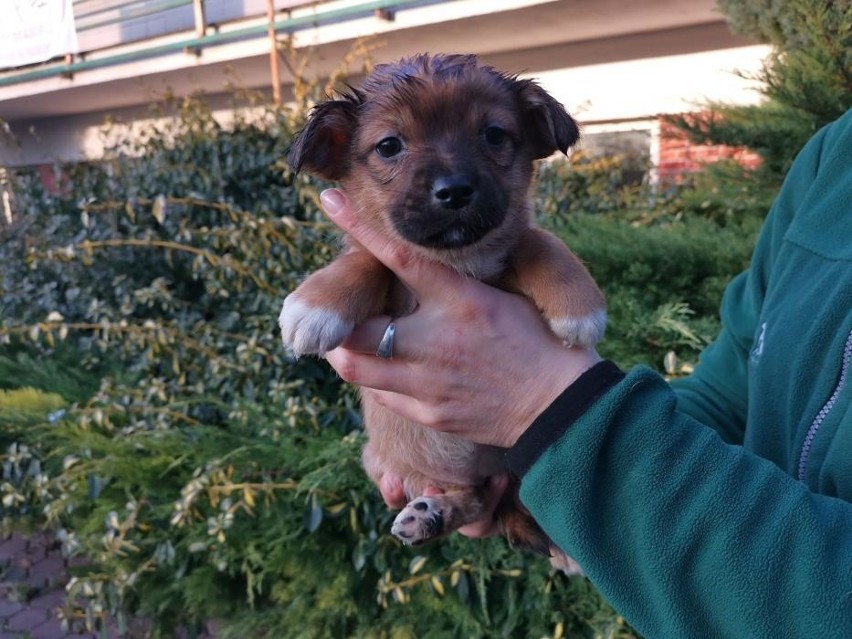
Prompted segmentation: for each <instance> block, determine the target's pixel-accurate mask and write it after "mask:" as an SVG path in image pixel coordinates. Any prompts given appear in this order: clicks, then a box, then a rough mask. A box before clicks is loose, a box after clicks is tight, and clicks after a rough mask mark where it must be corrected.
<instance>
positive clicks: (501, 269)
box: [279, 55, 606, 570]
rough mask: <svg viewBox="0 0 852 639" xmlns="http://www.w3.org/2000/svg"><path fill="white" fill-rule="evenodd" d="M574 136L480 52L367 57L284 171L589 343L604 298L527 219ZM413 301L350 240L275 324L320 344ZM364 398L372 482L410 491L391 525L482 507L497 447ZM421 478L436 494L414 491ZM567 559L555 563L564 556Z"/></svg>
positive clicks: (521, 521)
mask: <svg viewBox="0 0 852 639" xmlns="http://www.w3.org/2000/svg"><path fill="white" fill-rule="evenodd" d="M578 135H579V133H578V129H577V125H576V124H575V122H574V120H573V119H572V118H571V117H570V116H569V115H568V113H566V111H565V109H564V108H563V107H562V105H560V104H559V103H557V102H556V101H555V100H554V99H553V98H552V97H551V96H550V95H548V94H547V93H546V92H545V91H544V90H542V89H541V88H540V87H539V86H538V85H536V84H535V83H533V82H531V81H528V80H519V79H517V78H515V77H513V76H509V75H506V74H503V73H500V72H498V71H496V70H494V69H492V68H490V67H486V66H480V65H479V64H478V63H477V61H476V58H475V57H474V56H462V55H436V56H428V55H420V56H417V57H414V58H411V59H406V60H402V61H400V62H399V63H397V64H391V65H380V66H377V67H376V69H375V70H374V71H373V72H372V73H371V74H370V75H369V76H368V77H367V78H366V80H364V82H363V83H362V84H361V85H360V86H359V87H358V88H357V89H354V90H352V91H351V93H349V94H347V95H342V96H340V97H338V98H337V99H334V100H330V101H328V102H325V103H323V104H320V105H319V106H317V107H316V109H315V110H314V112H313V113H312V115H311V118H310V120H309V122H308V123H307V125H306V127H305V129H304V130H303V131H302V132H301V133H300V134H299V136H298V137H297V138H296V140H295V141H294V143H293V147H292V149H291V151H290V156H289V161H290V165H291V166H292V168H293V170H294V171H299V170H302V169H304V170H307V171H309V172H310V173H312V174H315V175H318V176H321V177H323V178H326V179H329V180H339V181H340V182H341V183H342V186H343V188H344V190H345V191H346V193H347V195H348V197H349V198H350V200H351V201H352V202H353V205H354V206H355V207H356V209H357V211H358V213H359V214H360V215H361V216H363V218H364V219H365V220H366V221H368V222H369V223H370V224H371V225H373V227H375V228H376V229H377V230H379V231H380V232H381V233H382V234H383V235H384V236H385V237H387V240H388V242H394V243H401V244H405V245H407V246H408V247H410V249H411V250H412V251H413V252H414V253H416V254H417V255H419V256H421V257H422V258H424V259H428V260H434V261H436V262H440V263H442V264H445V265H447V266H449V267H450V268H452V269H455V270H456V271H458V272H459V273H463V274H465V275H469V276H471V277H475V278H478V279H480V280H483V281H485V282H488V283H490V284H493V285H495V286H498V287H500V288H503V289H506V290H509V291H513V292H517V293H520V294H522V295H525V296H526V297H528V298H529V299H531V300H532V301H533V302H534V303H535V305H536V306H537V308H538V309H539V310H540V311H541V313H542V315H543V316H544V317H545V318H546V319H547V321H548V322H549V325H550V327H551V328H552V330H553V331H554V333H556V334H557V335H558V336H559V337H561V338H562V339H563V340H564V342H565V343H566V344H568V345H579V346H593V345H594V344H596V343H597V342H598V340H600V338H601V337H602V336H603V332H604V326H605V323H606V315H605V310H604V299H603V296H602V294H601V293H600V291H599V290H598V288H597V286H596V285H595V283H594V281H593V280H592V278H591V276H590V275H589V273H588V272H587V271H586V269H585V268H584V266H583V265H582V264H581V263H580V261H579V260H578V259H577V258H576V257H575V256H574V255H573V254H572V253H571V252H570V251H569V250H568V249H567V248H566V247H565V245H564V244H563V243H562V242H561V241H559V240H558V239H556V238H555V237H554V236H552V235H550V234H549V233H546V232H544V231H542V230H541V229H538V228H536V227H535V226H534V225H533V220H532V217H533V202H532V198H531V182H532V175H533V161H534V160H536V159H539V158H544V157H547V156H549V155H551V154H552V153H554V152H556V151H562V152H563V153H565V152H567V150H568V148H569V147H570V146H571V145H572V144H574V143H575V142H576V141H577V138H578ZM414 305H415V300H414V299H413V298H412V296H411V294H410V293H409V292H408V291H407V290H406V289H405V288H404V287H403V286H402V285H401V284H400V282H399V281H398V280H397V279H396V278H395V277H394V275H393V273H391V272H390V271H389V270H388V269H387V268H385V267H384V266H383V265H382V264H381V263H380V262H379V261H378V260H376V259H375V258H374V257H373V256H372V255H370V254H369V253H367V252H366V251H365V250H364V249H363V248H362V247H360V246H359V245H358V244H357V243H355V242H354V241H352V240H349V242H348V246H347V249H346V250H345V251H344V252H343V254H342V255H341V256H339V257H338V258H337V259H336V260H335V261H334V262H332V263H331V264H330V265H329V266H327V267H325V268H323V269H322V270H320V271H318V272H316V273H314V274H313V275H311V276H310V277H309V278H308V279H307V280H306V281H305V282H304V283H303V284H302V285H301V286H299V288H298V289H296V291H295V292H293V293H292V294H291V295H289V296H288V297H287V299H286V300H285V302H284V307H283V309H282V311H281V315H280V318H279V323H280V325H281V331H282V336H283V339H284V343H285V344H286V345H287V346H288V347H289V348H290V349H292V351H293V352H294V353H295V354H296V355H304V354H310V353H312V354H323V353H325V352H327V351H329V350H331V349H333V348H335V347H337V346H339V345H340V344H341V343H342V342H343V340H344V339H345V338H346V337H347V336H348V335H349V334H350V333H351V331H352V330H353V328H354V327H355V326H356V325H357V324H359V323H360V322H362V321H364V320H365V319H367V318H368V317H371V316H374V315H379V314H389V315H391V316H399V315H404V314H407V313H410V312H411V311H412V310H413V309H414ZM363 409H364V417H365V425H366V430H367V433H368V436H369V440H368V443H367V445H366V447H365V450H364V466H365V468H366V470H367V473H368V474H369V476H370V478H371V479H372V480H373V481H374V482H376V483H378V481H379V480H380V479H381V477H382V476H383V475H384V474H385V473H387V472H393V473H396V474H397V475H399V476H401V477H403V479H404V484H403V485H404V489H405V494H406V497H407V498H408V499H410V500H412V501H411V502H410V503H409V504H408V505H407V506H406V507H405V509H404V510H403V511H402V512H401V513H400V515H399V516H398V517H397V519H396V521H395V522H394V525H393V528H392V532H393V533H394V534H395V535H396V536H397V537H399V538H400V539H402V540H403V541H404V542H406V543H411V544H419V543H422V542H424V541H427V540H429V539H432V538H435V537H439V536H442V535H444V534H447V533H449V532H451V531H453V530H455V529H457V528H459V527H460V526H463V525H465V524H467V523H470V522H473V521H477V520H478V519H480V518H481V517H482V514H483V508H484V505H483V494H482V487H483V485H484V483H485V481H486V479H487V478H488V477H489V476H491V475H494V474H496V473H498V472H500V471H501V460H502V451H501V450H499V449H495V448H493V447H487V446H481V445H477V444H473V443H471V442H468V441H465V440H462V439H460V438H458V437H455V436H452V435H448V434H444V433H439V432H436V431H434V430H431V429H429V428H425V427H423V426H419V425H418V424H414V423H410V422H406V421H405V420H403V419H401V418H400V417H398V416H396V415H394V414H392V413H390V412H388V411H387V410H385V409H383V408H382V407H380V406H378V405H375V404H374V403H372V402H369V401H364V402H363ZM430 485H432V486H437V487H439V488H442V489H444V491H445V492H444V494H443V495H436V496H431V497H424V496H423V491H424V489H425V488H426V487H427V486H430ZM505 501H506V503H504V504H502V505H501V507H500V508H499V510H498V518H499V521H500V524H501V526H502V529H503V531H504V533H505V535H506V536H507V537H508V538H509V540H510V541H511V542H512V543H513V544H514V545H518V546H523V547H527V548H530V549H533V550H536V551H538V552H542V553H547V552H548V549H549V541H548V539H547V537H546V536H545V535H544V534H543V533H542V532H541V530H540V529H539V528H538V526H537V525H536V524H535V522H534V521H533V520H532V519H531V518H530V517H529V515H527V514H526V512H525V511H524V510H523V509H522V507H520V505H519V503H518V501H517V498H516V492H515V495H514V496H510V498H509V499H507V500H505ZM550 551H551V552H554V553H558V555H560V556H562V557H564V555H563V554H562V553H561V552H558V549H554V548H550ZM566 560H567V558H565V559H564V560H563V565H562V566H561V567H563V568H568V569H569V570H570V569H572V568H573V566H572V565H571V564H569V563H565V561H566ZM567 561H570V560H567ZM555 563H559V561H558V560H557V562H555Z"/></svg>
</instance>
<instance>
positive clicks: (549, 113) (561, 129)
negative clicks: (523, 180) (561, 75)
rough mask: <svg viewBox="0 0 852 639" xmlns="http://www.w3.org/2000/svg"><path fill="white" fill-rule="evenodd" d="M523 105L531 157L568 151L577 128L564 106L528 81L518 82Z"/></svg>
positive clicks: (574, 138)
mask: <svg viewBox="0 0 852 639" xmlns="http://www.w3.org/2000/svg"><path fill="white" fill-rule="evenodd" d="M518 82H519V84H520V85H521V86H520V95H521V102H522V104H523V107H524V110H525V111H524V120H525V122H524V125H525V126H526V127H527V131H528V132H529V140H530V143H531V147H532V150H533V157H534V158H536V159H537V158H546V157H548V156H549V155H551V154H553V153H554V152H556V151H562V153H568V149H569V148H571V147H572V146H573V145H574V143H575V142H577V140H578V139H580V129H579V127H578V126H577V123H576V122H575V121H574V118H572V117H571V116H570V115H568V112H567V111H566V110H565V107H564V106H562V105H561V104H560V103H559V102H557V101H556V100H555V99H554V98H553V96H551V95H550V94H549V93H548V92H547V91H545V90H544V89H542V88H541V87H540V86H538V85H537V84H536V83H535V82H532V81H529V80H520V81H518Z"/></svg>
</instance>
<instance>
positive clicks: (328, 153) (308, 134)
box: [287, 97, 357, 180]
mask: <svg viewBox="0 0 852 639" xmlns="http://www.w3.org/2000/svg"><path fill="white" fill-rule="evenodd" d="M356 122H357V103H356V102H355V101H354V100H353V99H351V98H348V97H345V98H343V99H341V100H329V101H327V102H323V103H321V104H318V105H317V106H316V107H314V110H313V112H312V113H311V116H310V118H309V119H308V123H307V124H306V125H305V128H304V129H302V130H301V131H300V132H299V133H298V134H297V135H296V138H295V139H294V140H293V144H292V146H291V147H290V152H289V153H288V154H287V162H288V163H289V164H290V168H291V169H293V172H294V173H298V172H299V171H301V170H302V169H304V170H306V171H307V172H308V173H311V174H312V175H317V176H319V177H321V178H325V179H327V180H339V179H341V178H342V177H344V176H345V175H346V174H347V173H348V172H349V147H350V145H351V143H352V138H353V136H354V134H355V125H356Z"/></svg>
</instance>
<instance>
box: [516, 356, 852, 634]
mask: <svg viewBox="0 0 852 639" xmlns="http://www.w3.org/2000/svg"><path fill="white" fill-rule="evenodd" d="M581 381H582V379H581ZM564 426H567V428H564V430H563V432H561V433H559V435H558V436H557V437H556V438H551V439H555V441H554V442H553V443H552V444H550V445H547V444H545V447H544V448H543V450H541V451H539V452H540V455H537V456H536V455H535V454H534V453H533V454H532V455H531V451H533V450H534V449H535V445H530V444H529V438H532V437H539V438H540V437H541V433H538V434H536V433H535V432H534V430H535V427H534V428H533V429H531V431H530V436H529V437H525V438H523V439H522V440H521V441H519V443H518V445H517V446H516V447H515V448H514V449H513V450H512V451H510V454H509V456H508V460H509V464H510V466H511V467H513V469H515V470H518V471H520V472H521V473H523V478H522V485H521V498H522V500H523V501H524V503H525V505H526V506H527V507H528V508H529V509H530V511H531V512H532V514H533V516H534V517H535V518H536V519H537V521H538V522H539V523H540V524H541V525H542V527H543V528H544V529H545V531H546V532H547V533H548V534H549V535H550V536H551V538H552V539H553V540H554V541H555V542H556V544H557V545H559V546H560V547H561V548H562V549H563V550H565V551H566V552H567V553H568V554H569V555H571V556H573V557H574V558H575V559H577V560H578V561H579V563H580V564H581V565H582V567H583V569H584V571H585V572H586V574H587V575H588V576H589V578H590V579H591V580H592V581H593V582H594V583H595V584H596V586H597V587H598V588H599V589H600V590H601V592H602V593H603V594H604V595H605V596H606V597H607V598H608V599H609V600H610V601H611V602H612V603H613V605H615V606H616V608H617V609H618V610H619V611H620V612H622V614H624V615H625V618H627V619H628V621H630V622H631V623H632V624H633V625H634V626H635V627H636V628H637V629H638V630H639V631H640V632H642V633H644V634H646V635H647V636H652V637H688V636H701V637H707V636H740V637H763V636H772V637H785V636H790V637H802V636H819V637H835V636H836V637H841V636H852V504H849V503H847V502H844V501H841V500H838V499H834V498H830V497H825V496H820V495H816V494H813V493H810V492H809V491H808V490H807V489H806V488H805V487H804V486H803V485H801V484H799V483H798V482H796V481H795V480H793V479H792V478H791V477H789V476H788V475H787V474H785V473H784V472H783V471H781V470H780V469H779V468H777V467H776V466H775V465H773V464H772V463H770V462H768V461H766V460H763V459H760V458H758V457H756V456H754V455H751V454H749V453H748V452H747V451H745V450H744V449H742V448H741V447H737V446H730V445H727V444H725V443H724V442H722V440H721V439H720V438H719V437H718V435H717V434H716V433H715V432H714V431H713V430H711V429H710V428H707V427H705V426H703V425H701V424H699V423H698V422H696V421H694V420H692V419H691V418H689V417H687V416H685V415H683V414H681V413H678V411H677V410H676V398H675V396H674V393H673V392H672V391H671V390H670V389H669V388H668V387H667V385H666V384H665V382H663V380H661V379H660V378H659V377H658V376H657V375H655V374H654V373H651V372H650V371H647V370H642V369H639V370H635V371H632V372H631V373H630V374H629V375H628V376H627V377H626V378H625V379H624V380H622V381H621V382H619V383H617V384H616V385H614V386H612V387H611V388H609V390H608V391H607V392H606V393H605V395H604V396H603V397H601V399H599V400H598V401H595V402H594V403H593V404H592V405H591V406H590V407H589V408H588V410H586V411H585V412H584V413H583V414H582V415H579V416H578V417H577V419H576V420H575V421H573V423H570V424H565V425H564ZM545 439H546V438H545ZM525 440H526V441H525ZM524 446H527V448H526V450H525V451H524V452H523V453H522V454H521V455H519V454H518V451H519V450H522V449H523V448H524ZM519 457H520V459H519ZM524 460H526V461H527V462H530V461H531V462H532V463H531V465H530V467H529V469H528V470H526V472H524V471H525V468H524V466H525V463H524Z"/></svg>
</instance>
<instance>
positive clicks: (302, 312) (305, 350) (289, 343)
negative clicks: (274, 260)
mask: <svg viewBox="0 0 852 639" xmlns="http://www.w3.org/2000/svg"><path fill="white" fill-rule="evenodd" d="M278 325H279V326H280V327H281V339H282V340H283V341H284V345H285V346H286V347H287V348H289V349H290V350H291V351H293V354H294V355H296V357H300V356H302V355H322V354H324V353H327V352H328V351H330V350H332V349H334V348H337V347H338V346H340V344H341V343H342V342H343V340H344V339H346V338H347V337H348V336H349V334H350V333H351V332H352V330H353V329H354V328H355V324H354V323H353V322H347V321H346V320H344V319H343V318H342V317H341V316H340V315H339V314H338V313H337V312H335V311H332V310H329V309H326V308H316V307H311V306H308V305H307V304H305V303H304V302H302V301H301V300H300V299H299V298H298V297H296V295H295V294H292V295H288V296H287V298H286V299H285V300H284V306H282V307H281V314H280V315H279V316H278Z"/></svg>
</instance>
